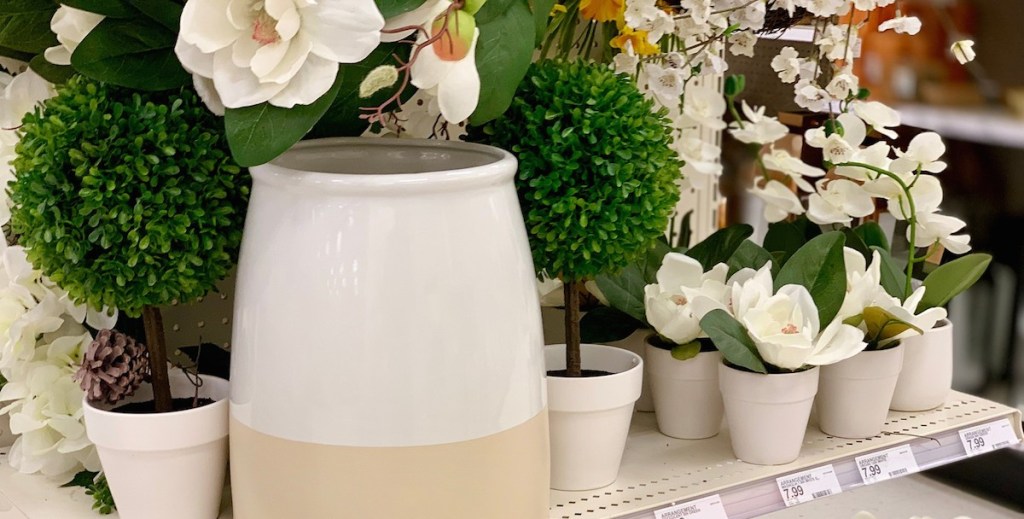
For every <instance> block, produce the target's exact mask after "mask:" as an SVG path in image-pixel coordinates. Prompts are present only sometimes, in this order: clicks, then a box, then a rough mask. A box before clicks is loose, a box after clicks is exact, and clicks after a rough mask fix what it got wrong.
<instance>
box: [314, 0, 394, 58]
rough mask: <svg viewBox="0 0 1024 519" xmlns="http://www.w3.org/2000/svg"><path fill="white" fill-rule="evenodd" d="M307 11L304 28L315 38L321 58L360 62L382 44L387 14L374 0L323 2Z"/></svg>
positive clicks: (318, 54)
mask: <svg viewBox="0 0 1024 519" xmlns="http://www.w3.org/2000/svg"><path fill="white" fill-rule="evenodd" d="M305 11H306V12H305V13H303V23H304V25H303V28H302V30H303V31H304V32H305V33H306V35H307V36H308V37H309V38H310V39H311V40H312V41H313V42H314V44H313V53H314V54H316V55H317V56H320V57H321V58H325V59H328V60H332V61H335V62H340V63H357V62H359V61H362V60H363V58H365V57H366V56H369V55H370V53H371V52H373V49H376V48H377V45H379V44H380V41H381V33H380V31H381V29H383V28H384V17H383V16H381V14H380V10H378V9H377V4H375V3H374V2H373V0H348V1H346V2H319V3H317V4H315V5H313V6H310V7H307V8H306V9H305ZM338 34H344V35H345V37H344V38H338V37H337V35H338Z"/></svg>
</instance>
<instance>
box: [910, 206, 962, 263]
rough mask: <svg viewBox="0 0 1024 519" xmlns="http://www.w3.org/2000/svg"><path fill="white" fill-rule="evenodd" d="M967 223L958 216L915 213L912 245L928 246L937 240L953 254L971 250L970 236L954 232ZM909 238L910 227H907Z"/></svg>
mask: <svg viewBox="0 0 1024 519" xmlns="http://www.w3.org/2000/svg"><path fill="white" fill-rule="evenodd" d="M966 225H967V224H966V223H964V221H963V220H961V219H959V218H955V217H952V216H946V215H942V214H939V213H919V214H918V215H917V236H916V240H915V242H914V245H915V246H917V247H930V246H931V245H932V244H933V243H936V242H938V243H939V244H940V245H942V246H943V247H945V248H946V250H948V251H949V252H952V253H953V254H965V253H967V252H968V251H970V250H971V237H970V236H968V235H966V234H954V233H956V232H959V231H960V230H961V229H963V228H964V227H965V226H966ZM907 239H908V240H909V239H910V229H909V228H908V229H907Z"/></svg>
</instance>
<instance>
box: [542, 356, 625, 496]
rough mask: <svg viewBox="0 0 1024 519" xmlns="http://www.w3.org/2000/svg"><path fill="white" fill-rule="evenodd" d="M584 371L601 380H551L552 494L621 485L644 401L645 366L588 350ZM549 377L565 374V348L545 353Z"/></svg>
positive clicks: (553, 378)
mask: <svg viewBox="0 0 1024 519" xmlns="http://www.w3.org/2000/svg"><path fill="white" fill-rule="evenodd" d="M580 353H581V355H582V361H583V369H586V370H598V371H607V372H610V373H612V374H611V375H605V376H598V377H581V378H568V377H554V376H548V379H547V382H548V410H549V412H550V417H551V488H554V489H557V490H591V489H594V488H600V487H603V486H607V485H610V484H612V483H613V482H615V478H616V477H618V474H619V464H620V463H621V462H622V452H623V450H625V448H626V437H627V436H628V434H629V423H630V421H631V420H632V417H633V404H634V403H635V402H636V400H637V399H638V398H640V387H641V385H642V382H643V380H642V379H643V364H644V363H643V360H642V359H641V358H640V356H639V355H637V354H635V353H633V352H631V351H627V350H624V349H622V348H615V347H612V346H603V345H596V344H583V345H581V347H580ZM544 357H545V361H546V364H547V369H548V371H556V370H561V369H565V345H564V344H556V345H551V346H547V347H545V348H544Z"/></svg>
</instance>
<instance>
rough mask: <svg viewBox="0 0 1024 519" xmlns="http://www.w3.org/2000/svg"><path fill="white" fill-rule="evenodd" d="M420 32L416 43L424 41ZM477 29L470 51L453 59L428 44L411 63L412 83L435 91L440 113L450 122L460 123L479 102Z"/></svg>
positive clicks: (417, 86) (478, 35)
mask: <svg viewBox="0 0 1024 519" xmlns="http://www.w3.org/2000/svg"><path fill="white" fill-rule="evenodd" d="M426 38H427V37H426V35H424V34H423V33H422V32H421V33H420V35H419V37H418V40H417V41H418V42H419V43H423V42H424V41H426ZM479 38H480V29H474V32H473V40H472V41H471V42H470V44H469V53H468V54H466V56H465V57H463V58H462V59H459V60H455V61H449V60H445V59H441V57H440V56H438V55H437V53H436V52H435V51H434V46H433V45H431V46H430V47H427V48H425V49H423V50H422V51H420V55H419V58H418V59H417V60H416V61H415V62H414V63H413V64H412V84H413V85H415V86H416V88H420V89H431V90H433V91H436V94H437V102H438V106H440V107H441V115H443V116H444V118H445V120H447V121H448V122H450V123H456V124H457V123H461V122H462V121H465V120H466V119H468V118H469V116H470V115H472V114H473V111H474V110H476V105H477V103H478V102H479V101H480V74H479V73H478V72H477V70H476V43H477V40H478V39H479Z"/></svg>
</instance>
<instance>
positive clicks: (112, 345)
mask: <svg viewBox="0 0 1024 519" xmlns="http://www.w3.org/2000/svg"><path fill="white" fill-rule="evenodd" d="M148 374H149V355H148V352H147V351H146V347H145V346H144V345H142V344H140V343H138V342H136V341H135V339H133V338H131V337H129V336H127V335H125V334H123V333H121V332H119V331H117V330H101V331H100V332H99V333H98V334H96V339H95V340H93V341H92V344H90V345H89V349H88V350H86V352H85V358H84V359H83V360H82V366H81V367H80V368H79V369H78V372H77V373H76V374H75V380H77V381H78V383H79V384H80V385H81V386H82V390H84V391H85V394H86V396H87V397H88V398H89V401H91V402H106V403H109V404H116V403H117V402H120V401H121V399H123V398H125V397H128V396H131V395H132V394H133V393H135V390H136V389H138V388H139V385H141V384H142V381H143V380H144V379H145V378H146V377H147V375H148Z"/></svg>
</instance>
